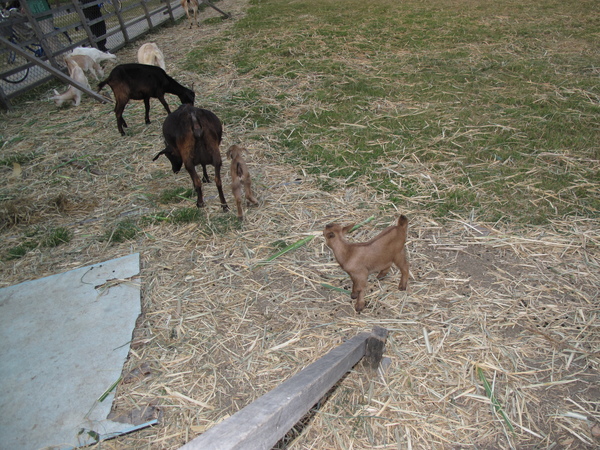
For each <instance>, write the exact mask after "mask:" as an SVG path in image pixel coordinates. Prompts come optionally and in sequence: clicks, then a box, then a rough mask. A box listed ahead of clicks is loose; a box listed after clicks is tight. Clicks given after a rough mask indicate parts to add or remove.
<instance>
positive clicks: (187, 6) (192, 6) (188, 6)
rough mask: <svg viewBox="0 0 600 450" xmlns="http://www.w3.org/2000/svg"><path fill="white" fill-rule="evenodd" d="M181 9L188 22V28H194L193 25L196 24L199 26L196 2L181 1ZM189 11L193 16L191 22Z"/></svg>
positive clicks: (193, 0) (195, 0) (196, 0)
mask: <svg viewBox="0 0 600 450" xmlns="http://www.w3.org/2000/svg"><path fill="white" fill-rule="evenodd" d="M181 7H182V8H183V10H184V11H185V15H186V16H187V18H188V19H189V21H190V28H192V27H193V26H194V23H196V25H197V26H200V21H199V20H198V0H181ZM190 9H191V10H192V13H193V15H194V19H193V20H192V17H191V16H190Z"/></svg>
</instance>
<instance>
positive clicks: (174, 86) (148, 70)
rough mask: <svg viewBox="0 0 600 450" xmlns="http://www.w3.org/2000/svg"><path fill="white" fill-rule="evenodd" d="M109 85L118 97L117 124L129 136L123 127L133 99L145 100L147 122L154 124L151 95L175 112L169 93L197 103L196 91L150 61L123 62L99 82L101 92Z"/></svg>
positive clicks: (120, 131)
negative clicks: (126, 112)
mask: <svg viewBox="0 0 600 450" xmlns="http://www.w3.org/2000/svg"><path fill="white" fill-rule="evenodd" d="M107 84H108V85H109V86H110V87H111V89H112V91H113V94H114V96H115V102H116V105H115V115H116V116H117V127H118V128H119V133H121V135H123V136H125V131H123V127H125V128H127V123H126V122H125V119H123V111H124V110H125V106H126V105H127V103H129V100H144V106H145V107H146V115H145V119H146V123H147V124H148V123H150V98H157V99H159V100H160V102H161V103H162V105H163V106H164V107H165V109H166V110H167V113H169V114H170V113H171V110H170V109H169V105H168V104H167V102H166V101H165V94H167V93H168V94H174V95H176V96H178V97H179V99H180V100H181V103H182V104H190V105H193V104H194V99H195V97H196V94H194V91H192V90H191V89H188V88H186V87H184V86H182V85H181V84H179V83H178V82H177V81H175V80H174V79H173V78H171V77H170V76H169V75H167V73H166V72H165V71H164V70H163V69H161V68H160V67H156V66H150V65H147V64H133V63H132V64H120V65H118V66H115V68H114V69H113V70H112V71H111V72H110V75H109V76H108V78H107V79H106V80H104V81H102V82H101V83H100V84H98V92H100V90H102V88H103V87H104V86H106V85H107Z"/></svg>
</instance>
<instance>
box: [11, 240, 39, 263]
mask: <svg viewBox="0 0 600 450" xmlns="http://www.w3.org/2000/svg"><path fill="white" fill-rule="evenodd" d="M36 247H37V244H35V243H34V242H31V241H27V242H24V243H22V244H19V245H17V246H16V247H12V248H9V249H8V251H7V259H8V260H11V259H19V258H22V257H23V256H25V255H26V254H27V253H28V252H29V251H31V250H33V249H34V248H36Z"/></svg>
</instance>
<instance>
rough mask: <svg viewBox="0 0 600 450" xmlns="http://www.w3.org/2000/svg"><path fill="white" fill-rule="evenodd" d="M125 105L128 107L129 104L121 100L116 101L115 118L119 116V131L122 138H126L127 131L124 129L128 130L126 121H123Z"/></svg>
mask: <svg viewBox="0 0 600 450" xmlns="http://www.w3.org/2000/svg"><path fill="white" fill-rule="evenodd" d="M125 105H127V102H122V101H119V100H117V101H116V105H115V116H117V128H118V129H119V133H121V136H125V130H123V127H125V128H127V123H126V122H125V119H123V111H124V110H125Z"/></svg>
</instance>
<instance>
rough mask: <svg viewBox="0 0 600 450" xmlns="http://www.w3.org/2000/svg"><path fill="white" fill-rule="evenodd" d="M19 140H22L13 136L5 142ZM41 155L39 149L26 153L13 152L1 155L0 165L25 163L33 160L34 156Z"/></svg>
mask: <svg viewBox="0 0 600 450" xmlns="http://www.w3.org/2000/svg"><path fill="white" fill-rule="evenodd" d="M19 140H22V139H21V138H13V139H9V140H8V141H6V142H10V143H15V142H18V141H19ZM0 147H2V145H0ZM40 155H41V152H39V151H32V152H28V153H15V154H11V155H3V156H2V157H1V158H0V166H12V165H13V164H15V163H16V164H21V165H23V164H27V163H28V162H31V161H33V160H35V159H36V158H38V157H39V156H40Z"/></svg>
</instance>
